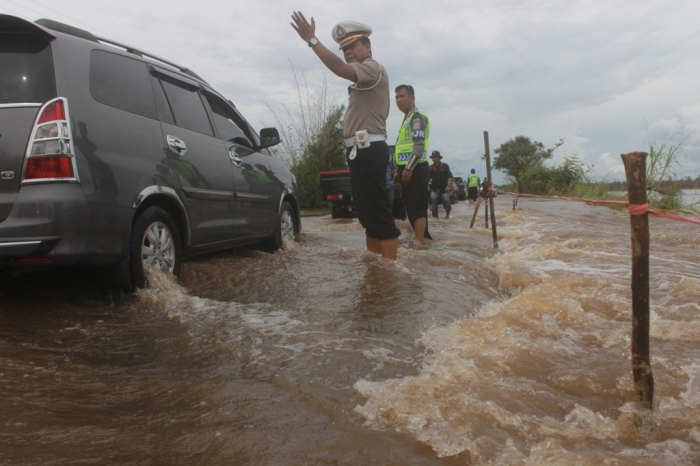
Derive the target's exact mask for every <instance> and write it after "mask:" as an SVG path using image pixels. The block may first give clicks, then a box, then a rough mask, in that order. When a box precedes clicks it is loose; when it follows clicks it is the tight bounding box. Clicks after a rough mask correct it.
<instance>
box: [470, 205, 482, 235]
mask: <svg viewBox="0 0 700 466" xmlns="http://www.w3.org/2000/svg"><path fill="white" fill-rule="evenodd" d="M480 205H481V198H479V199H477V200H476V205H475V206H474V213H473V214H472V222H471V223H470V224H469V228H474V220H476V214H478V213H479V206H480Z"/></svg>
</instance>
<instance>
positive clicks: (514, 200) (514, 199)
mask: <svg viewBox="0 0 700 466" xmlns="http://www.w3.org/2000/svg"><path fill="white" fill-rule="evenodd" d="M513 210H515V198H513Z"/></svg>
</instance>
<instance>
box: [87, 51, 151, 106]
mask: <svg viewBox="0 0 700 466" xmlns="http://www.w3.org/2000/svg"><path fill="white" fill-rule="evenodd" d="M90 94H91V95H92V98H93V99H95V100H96V101H98V102H100V103H103V104H105V105H109V106H110V107H115V108H118V109H120V110H125V111H127V112H130V113H135V114H137V115H142V116H145V117H148V118H153V119H154V120H155V119H157V118H158V114H157V112H156V101H155V98H154V97H153V87H151V77H150V74H149V73H148V65H146V63H144V62H142V61H139V60H134V59H133V58H128V57H123V56H121V55H117V54H115V53H109V52H104V51H102V50H93V51H92V53H91V54H90Z"/></svg>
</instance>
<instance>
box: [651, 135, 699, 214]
mask: <svg viewBox="0 0 700 466" xmlns="http://www.w3.org/2000/svg"><path fill="white" fill-rule="evenodd" d="M689 136H690V133H689V134H688V135H686V136H685V137H684V138H683V139H682V140H681V141H680V142H679V143H678V144H675V145H674V144H671V143H670V139H669V141H667V142H664V143H663V144H657V143H656V142H649V158H648V159H647V173H646V177H647V203H648V204H649V207H651V208H652V209H657V210H664V211H671V212H680V211H683V210H687V209H688V208H690V210H693V209H692V207H693V206H689V205H685V204H684V202H683V193H682V192H681V191H680V188H679V187H678V186H677V184H676V183H673V180H674V178H675V173H674V172H673V170H674V169H675V168H681V164H680V162H679V160H678V159H679V157H680V156H681V155H684V153H683V143H684V142H685V141H686V140H687V139H688V137H689Z"/></svg>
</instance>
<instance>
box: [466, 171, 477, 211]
mask: <svg viewBox="0 0 700 466" xmlns="http://www.w3.org/2000/svg"><path fill="white" fill-rule="evenodd" d="M468 181H469V183H468V186H469V188H468V192H467V199H469V203H470V204H471V203H472V202H476V200H477V199H478V198H479V176H478V175H477V174H476V170H474V169H473V168H472V169H471V173H470V174H469V178H468Z"/></svg>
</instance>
